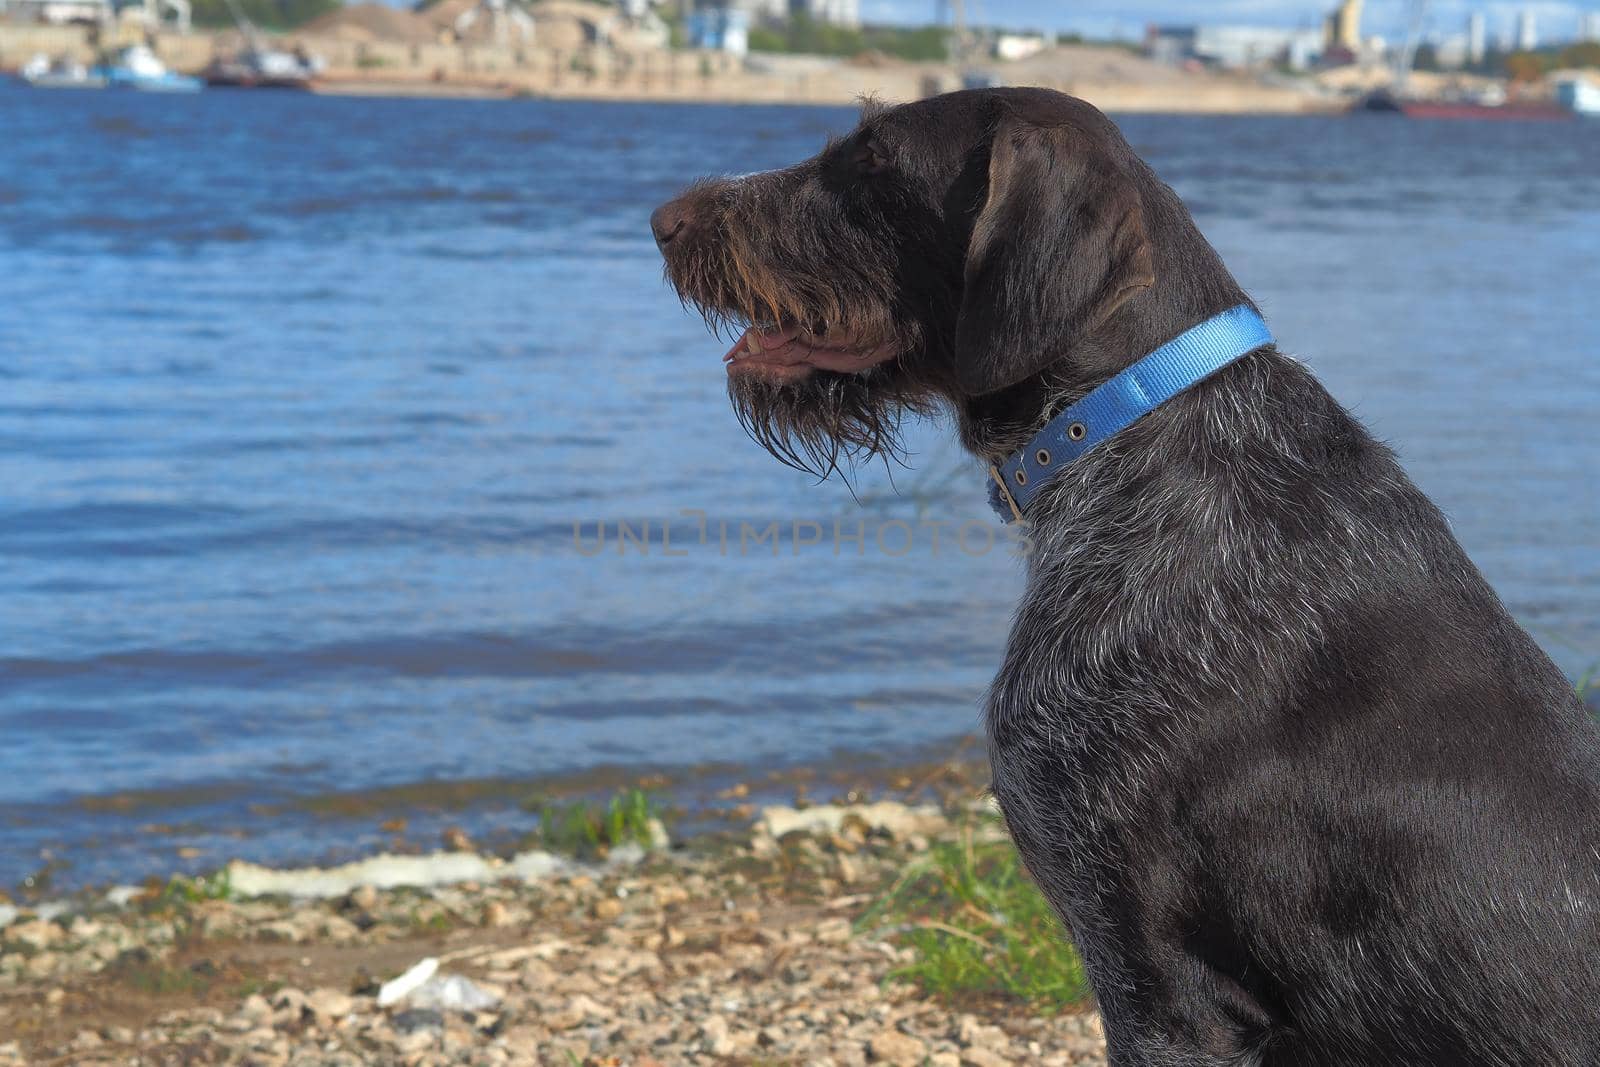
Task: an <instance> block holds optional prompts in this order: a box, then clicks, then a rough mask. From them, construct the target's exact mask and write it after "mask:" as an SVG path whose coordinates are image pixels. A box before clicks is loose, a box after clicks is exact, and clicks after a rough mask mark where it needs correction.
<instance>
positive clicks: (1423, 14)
mask: <svg viewBox="0 0 1600 1067" xmlns="http://www.w3.org/2000/svg"><path fill="white" fill-rule="evenodd" d="M1427 16H1428V2H1427V0H1412V4H1411V12H1410V19H1409V25H1408V26H1407V28H1406V41H1405V45H1404V47H1403V48H1401V50H1400V55H1399V56H1398V57H1397V58H1396V60H1395V66H1394V84H1393V88H1390V89H1375V90H1373V91H1372V92H1370V93H1368V94H1366V95H1365V96H1363V97H1362V98H1361V99H1359V100H1357V101H1356V102H1355V103H1354V104H1353V105H1351V108H1350V111H1351V113H1352V114H1362V113H1366V114H1380V115H1404V116H1405V117H1406V118H1412V119H1494V120H1500V121H1512V122H1558V121H1561V120H1563V119H1570V118H1571V117H1572V112H1571V111H1570V110H1568V109H1567V108H1564V107H1561V106H1559V105H1558V104H1556V103H1554V102H1551V101H1545V100H1513V99H1511V98H1510V97H1508V96H1507V95H1506V91H1505V89H1503V88H1501V87H1500V86H1498V85H1488V86H1484V87H1482V88H1479V89H1458V90H1456V91H1455V92H1454V93H1452V94H1451V95H1449V96H1434V97H1424V96H1414V95H1412V94H1411V93H1410V92H1408V91H1407V90H1408V88H1409V86H1410V85H1411V81H1412V79H1411V68H1412V66H1413V64H1414V63H1415V62H1416V57H1417V46H1418V44H1420V43H1421V40H1422V27H1423V25H1424V23H1425V22H1426V21H1427Z"/></svg>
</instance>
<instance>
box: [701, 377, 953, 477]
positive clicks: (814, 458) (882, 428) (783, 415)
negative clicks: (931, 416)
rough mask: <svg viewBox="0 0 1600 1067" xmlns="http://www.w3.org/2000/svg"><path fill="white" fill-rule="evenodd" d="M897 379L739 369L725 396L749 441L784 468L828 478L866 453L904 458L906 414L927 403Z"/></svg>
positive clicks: (927, 407)
mask: <svg viewBox="0 0 1600 1067" xmlns="http://www.w3.org/2000/svg"><path fill="white" fill-rule="evenodd" d="M897 378H898V375H895V374H893V373H892V372H889V371H887V370H876V369H875V370H871V371H867V372H865V373H862V374H840V373H834V372H832V371H818V372H816V373H813V374H810V375H807V376H806V377H805V378H803V379H801V380H800V381H797V382H775V381H771V380H768V379H765V378H763V377H761V376H759V375H751V374H738V375H733V376H730V377H729V379H728V396H729V398H730V399H731V400H732V401H733V408H734V411H735V412H736V413H737V414H738V416H739V423H740V425H742V426H743V427H744V429H745V432H746V433H748V434H749V435H750V438H751V439H752V440H753V441H755V442H756V443H757V444H759V445H760V446H761V447H762V448H764V449H766V450H767V451H768V452H770V453H772V455H773V456H775V457H777V459H778V460H780V461H781V462H783V463H785V464H787V465H788V466H790V467H794V468H795V469H796V470H802V471H806V472H807V473H810V474H815V475H816V476H817V477H819V478H826V477H828V476H829V475H831V474H833V473H834V472H836V471H838V470H840V468H841V464H843V465H846V466H848V465H851V464H853V463H855V462H857V461H859V460H862V459H865V458H868V457H870V456H875V455H876V456H884V457H887V458H892V459H896V460H899V459H901V458H903V456H904V450H903V448H902V446H901V439H900V429H901V424H902V419H903V417H904V416H905V415H906V414H907V413H908V412H910V413H913V414H925V413H927V412H928V411H929V410H930V407H931V405H930V402H929V401H928V399H927V397H926V396H925V395H922V394H919V393H913V392H911V391H909V390H908V389H907V388H906V387H905V386H904V385H903V384H901V383H899V382H897V380H896V379H897Z"/></svg>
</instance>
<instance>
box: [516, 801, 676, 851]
mask: <svg viewBox="0 0 1600 1067" xmlns="http://www.w3.org/2000/svg"><path fill="white" fill-rule="evenodd" d="M656 818H657V814H656V807H655V801H654V800H653V799H652V798H651V796H650V794H649V793H647V792H645V791H644V790H643V789H628V790H624V791H622V792H619V793H617V794H616V795H615V796H613V797H612V798H611V800H610V802H609V803H608V804H606V806H605V807H603V808H601V807H598V806H596V805H594V804H587V803H584V802H583V801H575V802H573V803H571V804H566V805H548V806H546V807H544V808H543V809H541V810H540V812H539V829H540V838H541V840H542V841H543V843H544V846H545V847H546V848H549V849H553V850H555V851H557V852H569V853H571V854H573V855H576V856H603V855H605V854H606V853H607V852H609V851H610V850H611V849H613V848H615V847H617V846H618V845H624V844H630V843H631V844H638V845H643V846H645V847H649V845H650V844H651V842H652V841H653V840H654V835H653V832H652V830H651V824H652V823H653V822H654V821H655V820H656Z"/></svg>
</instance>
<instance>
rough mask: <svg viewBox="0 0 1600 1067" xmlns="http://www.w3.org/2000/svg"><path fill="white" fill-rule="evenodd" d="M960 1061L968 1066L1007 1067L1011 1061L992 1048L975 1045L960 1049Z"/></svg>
mask: <svg viewBox="0 0 1600 1067" xmlns="http://www.w3.org/2000/svg"><path fill="white" fill-rule="evenodd" d="M961 1062H962V1063H964V1064H967V1065H968V1067H1007V1064H1009V1063H1010V1062H1011V1061H1010V1060H1008V1059H1007V1058H1006V1057H1004V1056H1002V1055H1000V1054H999V1053H998V1052H995V1051H993V1050H992V1049H987V1048H982V1047H975V1048H969V1049H963V1050H962V1052H961Z"/></svg>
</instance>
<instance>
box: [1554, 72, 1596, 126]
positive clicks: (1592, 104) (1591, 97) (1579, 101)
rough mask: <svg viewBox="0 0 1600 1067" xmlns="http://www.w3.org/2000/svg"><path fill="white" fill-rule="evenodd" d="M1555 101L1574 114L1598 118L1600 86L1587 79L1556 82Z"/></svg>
mask: <svg viewBox="0 0 1600 1067" xmlns="http://www.w3.org/2000/svg"><path fill="white" fill-rule="evenodd" d="M1556 100H1557V101H1558V102H1559V103H1560V104H1561V106H1562V107H1564V108H1566V109H1567V110H1569V111H1571V112H1573V113H1574V114H1578V115H1585V116H1587V117H1589V118H1600V85H1596V84H1595V83H1594V82H1592V81H1590V80H1589V79H1587V78H1571V79H1569V80H1567V81H1562V82H1557V83H1556Z"/></svg>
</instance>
